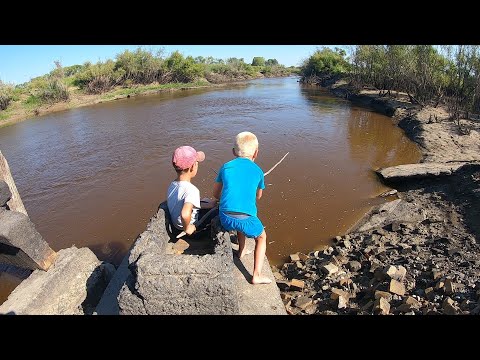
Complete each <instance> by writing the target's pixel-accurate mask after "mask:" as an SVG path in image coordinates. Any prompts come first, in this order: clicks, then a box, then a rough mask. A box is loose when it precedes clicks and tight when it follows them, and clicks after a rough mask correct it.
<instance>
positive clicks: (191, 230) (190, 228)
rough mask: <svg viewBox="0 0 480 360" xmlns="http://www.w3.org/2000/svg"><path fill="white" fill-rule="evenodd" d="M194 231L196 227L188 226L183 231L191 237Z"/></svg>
mask: <svg viewBox="0 0 480 360" xmlns="http://www.w3.org/2000/svg"><path fill="white" fill-rule="evenodd" d="M195 230H197V227H196V226H195V225H193V224H188V226H187V228H186V229H185V233H186V234H187V235H192V234H193V233H194V232H195Z"/></svg>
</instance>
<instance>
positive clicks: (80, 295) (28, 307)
mask: <svg viewBox="0 0 480 360" xmlns="http://www.w3.org/2000/svg"><path fill="white" fill-rule="evenodd" d="M57 254H58V257H57V259H56V260H55V262H54V264H53V265H52V266H51V267H50V269H49V270H48V271H41V270H35V271H34V272H33V273H32V274H31V275H30V276H29V277H28V278H27V279H25V280H24V281H23V282H22V283H21V284H20V285H18V286H17V288H16V289H15V290H14V291H13V292H12V293H11V294H10V296H9V297H8V299H7V301H5V302H4V303H3V304H2V305H1V306H0V314H22V315H23V314H25V315H82V314H91V313H92V312H93V309H94V307H95V306H96V305H97V303H98V301H99V299H100V297H101V295H102V293H103V291H104V290H105V287H106V286H107V284H108V282H109V280H110V278H111V276H112V275H113V269H112V267H113V265H111V264H102V262H101V261H99V260H98V259H97V257H96V256H95V254H94V253H93V252H92V251H91V250H90V249H88V248H81V249H77V248H76V247H75V246H72V247H71V248H68V249H63V250H60V251H59V252H58V253H57Z"/></svg>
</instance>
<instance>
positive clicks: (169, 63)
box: [165, 51, 205, 83]
mask: <svg viewBox="0 0 480 360" xmlns="http://www.w3.org/2000/svg"><path fill="white" fill-rule="evenodd" d="M165 66H166V71H168V73H169V74H170V77H171V81H173V82H182V83H188V82H193V81H194V80H196V79H197V78H199V77H200V76H201V75H202V74H203V73H204V71H205V65H204V64H202V63H195V60H194V59H193V57H191V56H187V57H186V58H184V57H183V55H182V54H180V52H178V51H175V52H174V53H172V54H171V55H170V56H169V57H168V58H166V59H165Z"/></svg>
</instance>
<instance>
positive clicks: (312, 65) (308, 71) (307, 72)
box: [301, 48, 350, 77]
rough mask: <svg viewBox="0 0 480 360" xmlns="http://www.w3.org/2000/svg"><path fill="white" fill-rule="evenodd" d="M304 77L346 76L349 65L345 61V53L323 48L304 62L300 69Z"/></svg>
mask: <svg viewBox="0 0 480 360" xmlns="http://www.w3.org/2000/svg"><path fill="white" fill-rule="evenodd" d="M301 69H302V70H301V74H302V75H303V76H304V77H309V76H315V75H318V76H324V75H340V74H347V73H348V72H349V70H350V64H349V63H348V62H347V60H346V59H345V51H343V50H342V49H336V50H335V51H333V50H331V49H329V48H323V49H321V50H317V51H315V53H314V54H313V55H312V56H310V57H309V58H308V59H307V60H305V61H304V63H303V65H302V67H301Z"/></svg>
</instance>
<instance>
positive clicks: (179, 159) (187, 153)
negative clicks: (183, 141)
mask: <svg viewBox="0 0 480 360" xmlns="http://www.w3.org/2000/svg"><path fill="white" fill-rule="evenodd" d="M203 160H205V153H204V152H203V151H197V150H195V149H194V148H193V147H191V146H180V147H179V148H177V149H176V150H175V152H174V153H173V155H172V163H173V166H175V167H176V168H177V169H178V170H185V169H189V168H191V167H192V165H193V164H195V161H203Z"/></svg>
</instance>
